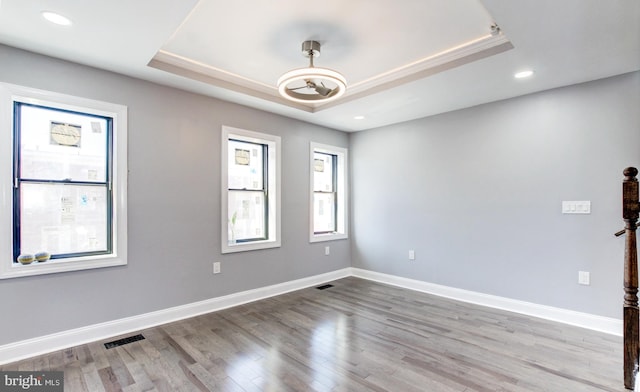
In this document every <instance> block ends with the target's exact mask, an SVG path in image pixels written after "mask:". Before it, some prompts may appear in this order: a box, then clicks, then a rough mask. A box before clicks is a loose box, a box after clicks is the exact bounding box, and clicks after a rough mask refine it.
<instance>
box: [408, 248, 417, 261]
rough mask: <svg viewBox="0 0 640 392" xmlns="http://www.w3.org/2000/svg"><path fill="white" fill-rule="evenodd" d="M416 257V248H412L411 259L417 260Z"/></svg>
mask: <svg viewBox="0 0 640 392" xmlns="http://www.w3.org/2000/svg"><path fill="white" fill-rule="evenodd" d="M415 259H416V251H415V250H410V251H409V260H415Z"/></svg>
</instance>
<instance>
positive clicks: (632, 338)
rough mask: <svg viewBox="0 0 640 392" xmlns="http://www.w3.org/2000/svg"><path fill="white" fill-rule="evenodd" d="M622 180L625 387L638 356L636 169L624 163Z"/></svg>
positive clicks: (638, 208)
mask: <svg viewBox="0 0 640 392" xmlns="http://www.w3.org/2000/svg"><path fill="white" fill-rule="evenodd" d="M623 174H624V176H625V177H624V180H623V182H622V219H624V223H625V225H624V230H622V231H619V232H617V233H616V236H620V235H622V234H625V235H626V236H625V246H624V278H623V282H624V307H623V329H624V331H623V333H624V337H623V340H624V343H623V344H624V364H623V366H624V386H625V388H627V389H633V388H634V387H635V382H636V375H637V374H638V360H639V357H640V351H639V345H640V332H639V331H640V318H639V317H638V316H639V311H638V248H637V243H636V229H637V228H638V214H639V212H640V202H639V201H638V179H637V178H636V176H637V175H638V169H636V168H635V167H628V168H626V169H624V171H623Z"/></svg>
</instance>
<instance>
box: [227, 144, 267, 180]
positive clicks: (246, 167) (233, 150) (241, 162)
mask: <svg viewBox="0 0 640 392" xmlns="http://www.w3.org/2000/svg"><path fill="white" fill-rule="evenodd" d="M262 152H263V146H262V145H261V144H256V143H248V142H240V141H237V140H229V162H228V165H229V166H228V169H229V189H251V190H258V189H260V190H261V189H263V176H264V170H263V165H264V160H263V155H262Z"/></svg>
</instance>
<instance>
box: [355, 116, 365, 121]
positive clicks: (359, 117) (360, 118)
mask: <svg viewBox="0 0 640 392" xmlns="http://www.w3.org/2000/svg"><path fill="white" fill-rule="evenodd" d="M353 119H354V120H364V116H355V117H353Z"/></svg>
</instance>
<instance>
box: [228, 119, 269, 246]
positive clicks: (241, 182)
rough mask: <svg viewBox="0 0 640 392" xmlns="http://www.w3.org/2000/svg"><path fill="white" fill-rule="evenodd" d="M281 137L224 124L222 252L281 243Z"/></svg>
mask: <svg viewBox="0 0 640 392" xmlns="http://www.w3.org/2000/svg"><path fill="white" fill-rule="evenodd" d="M279 162H280V138H279V137H278V136H273V135H268V134H263V133H258V132H252V131H246V130H242V129H237V128H231V127H226V126H224V127H223V128H222V165H221V166H222V175H221V178H222V197H221V199H222V211H223V214H222V216H223V219H222V233H221V237H222V238H221V242H222V253H229V252H239V251H245V250H254V249H264V248H272V247H278V246H280V212H279V211H280V181H279V173H280V167H279V166H280V165H279Z"/></svg>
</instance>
